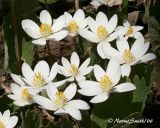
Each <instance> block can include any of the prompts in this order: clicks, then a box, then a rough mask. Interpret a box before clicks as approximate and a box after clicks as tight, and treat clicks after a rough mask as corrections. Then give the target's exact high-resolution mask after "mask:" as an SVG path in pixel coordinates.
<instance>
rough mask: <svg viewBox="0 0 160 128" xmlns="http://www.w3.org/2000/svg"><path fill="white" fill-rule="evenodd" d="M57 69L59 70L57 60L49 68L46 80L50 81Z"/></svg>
mask: <svg viewBox="0 0 160 128" xmlns="http://www.w3.org/2000/svg"><path fill="white" fill-rule="evenodd" d="M58 70H59V66H58V64H57V62H55V63H54V64H53V66H52V68H51V71H50V74H49V77H48V78H47V80H48V81H52V80H53V79H54V78H55V77H56V75H57V72H58Z"/></svg>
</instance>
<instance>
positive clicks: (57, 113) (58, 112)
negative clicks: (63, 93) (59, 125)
mask: <svg viewBox="0 0 160 128" xmlns="http://www.w3.org/2000/svg"><path fill="white" fill-rule="evenodd" d="M65 113H66V111H65V110H64V109H61V108H59V109H58V110H56V111H55V112H54V114H55V115H63V114H65Z"/></svg>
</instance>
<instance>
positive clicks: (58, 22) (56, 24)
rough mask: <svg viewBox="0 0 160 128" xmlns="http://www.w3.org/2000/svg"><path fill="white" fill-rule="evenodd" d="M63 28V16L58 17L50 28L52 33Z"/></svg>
mask: <svg viewBox="0 0 160 128" xmlns="http://www.w3.org/2000/svg"><path fill="white" fill-rule="evenodd" d="M64 26H65V17H64V15H62V16H60V17H58V18H57V19H56V21H55V22H54V24H53V26H52V30H53V32H54V33H55V32H58V31H60V30H61V29H62V28H63V27H64Z"/></svg>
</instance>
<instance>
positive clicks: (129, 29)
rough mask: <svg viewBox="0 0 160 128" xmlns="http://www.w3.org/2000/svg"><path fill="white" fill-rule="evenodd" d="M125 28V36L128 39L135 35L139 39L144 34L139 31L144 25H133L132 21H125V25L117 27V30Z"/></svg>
mask: <svg viewBox="0 0 160 128" xmlns="http://www.w3.org/2000/svg"><path fill="white" fill-rule="evenodd" d="M122 29H123V30H124V33H123V34H124V36H125V38H126V39H128V38H129V37H133V38H135V39H138V38H139V37H141V36H142V34H141V33H140V32H139V31H140V30H142V29H143V27H142V26H131V25H130V23H129V22H128V21H126V20H125V21H124V23H123V26H119V27H117V28H116V31H117V30H122Z"/></svg>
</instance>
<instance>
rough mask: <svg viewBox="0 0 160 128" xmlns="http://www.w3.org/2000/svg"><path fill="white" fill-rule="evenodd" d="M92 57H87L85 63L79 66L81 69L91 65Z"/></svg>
mask: <svg viewBox="0 0 160 128" xmlns="http://www.w3.org/2000/svg"><path fill="white" fill-rule="evenodd" d="M90 60H91V59H90V58H88V59H86V60H85V61H84V62H83V64H82V65H81V66H80V67H79V70H83V69H85V68H87V66H88V65H89V63H90Z"/></svg>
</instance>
